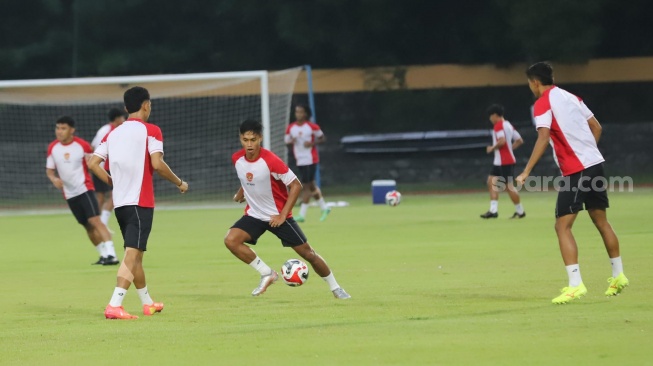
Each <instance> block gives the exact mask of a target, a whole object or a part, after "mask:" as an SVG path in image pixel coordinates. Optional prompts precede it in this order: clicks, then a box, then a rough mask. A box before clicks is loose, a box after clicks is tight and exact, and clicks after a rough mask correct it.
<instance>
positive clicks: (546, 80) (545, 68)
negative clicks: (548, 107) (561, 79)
mask: <svg viewBox="0 0 653 366" xmlns="http://www.w3.org/2000/svg"><path fill="white" fill-rule="evenodd" d="M526 77H528V78H529V79H530V80H539V81H540V83H542V85H553V66H552V65H551V64H550V63H548V62H546V61H541V62H537V63H534V64H532V65H531V66H530V67H529V68H528V69H527V70H526Z"/></svg>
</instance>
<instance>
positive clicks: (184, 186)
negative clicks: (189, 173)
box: [177, 180, 188, 193]
mask: <svg viewBox="0 0 653 366" xmlns="http://www.w3.org/2000/svg"><path fill="white" fill-rule="evenodd" d="M177 188H179V192H181V193H186V191H187V190H188V182H186V181H185V180H182V181H181V185H179V186H177Z"/></svg>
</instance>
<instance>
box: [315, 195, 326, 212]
mask: <svg viewBox="0 0 653 366" xmlns="http://www.w3.org/2000/svg"><path fill="white" fill-rule="evenodd" d="M317 203H318V204H319V205H320V208H321V209H322V210H326V209H328V208H329V207H327V204H326V202H324V197H320V199H319V200H317Z"/></svg>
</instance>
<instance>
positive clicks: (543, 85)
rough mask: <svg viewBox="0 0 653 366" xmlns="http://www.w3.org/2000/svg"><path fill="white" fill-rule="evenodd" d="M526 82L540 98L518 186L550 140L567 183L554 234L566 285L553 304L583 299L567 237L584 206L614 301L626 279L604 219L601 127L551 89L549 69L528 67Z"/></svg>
mask: <svg viewBox="0 0 653 366" xmlns="http://www.w3.org/2000/svg"><path fill="white" fill-rule="evenodd" d="M526 76H527V77H528V86H529V87H530V89H531V91H532V92H533V94H534V95H535V97H537V98H538V99H537V101H536V102H535V108H534V116H535V122H536V123H535V125H536V128H537V135H538V137H537V141H536V142H535V146H534V147H533V153H532V154H531V157H530V159H529V161H528V164H526V168H525V169H524V172H523V173H521V174H520V175H519V176H518V177H517V178H516V181H517V183H518V184H524V182H525V180H526V179H527V178H528V176H529V174H530V173H531V171H532V170H533V167H534V166H535V164H537V162H538V160H540V158H541V157H542V154H544V151H545V150H546V148H547V145H548V144H549V140H550V141H551V145H553V153H554V155H555V156H556V157H557V161H558V164H559V166H560V170H561V171H562V175H563V177H564V178H565V179H564V180H563V182H562V184H561V186H560V189H559V192H558V200H557V202H556V210H555V216H556V223H555V230H556V234H557V236H558V243H559V245H560V253H561V254H562V260H563V261H564V263H565V266H566V269H567V275H568V277H569V284H568V286H567V287H564V288H563V289H562V291H561V292H562V293H561V295H560V296H558V297H556V298H554V299H553V300H552V302H553V303H554V304H565V303H568V302H570V301H572V300H574V299H577V298H579V297H581V296H583V295H585V294H586V293H587V288H586V287H585V285H584V284H583V280H582V278H581V275H580V267H579V265H578V246H577V245H576V240H575V239H574V235H573V233H572V231H571V229H572V226H573V225H574V221H575V220H576V216H577V215H578V212H579V211H581V210H583V205H585V209H587V212H588V213H589V216H590V218H591V219H592V222H593V223H594V226H596V229H597V230H598V231H599V233H600V234H601V238H602V239H603V244H604V245H605V249H606V250H607V252H608V256H609V257H610V263H611V265H612V277H610V278H608V282H609V283H610V285H609V287H608V289H607V291H606V292H605V295H606V296H615V295H617V294H619V293H621V291H622V290H623V289H624V288H625V287H626V286H628V278H626V276H625V275H624V270H623V264H622V261H621V255H620V253H619V239H618V238H617V235H616V234H615V232H614V230H613V229H612V226H611V225H610V223H609V222H608V219H607V215H606V209H607V208H608V207H609V204H608V193H607V191H606V190H607V187H606V186H605V183H606V179H605V173H604V172H603V162H604V161H605V160H604V159H603V156H602V155H601V153H600V152H599V149H598V147H597V143H598V141H599V138H600V137H601V130H602V128H601V125H600V124H599V121H597V119H596V118H595V117H594V114H593V113H592V112H591V111H590V110H589V108H587V106H586V105H585V103H583V101H582V100H581V99H580V98H578V97H577V96H575V95H573V94H571V93H569V92H567V91H566V90H563V89H561V88H559V87H557V86H555V85H554V84H553V67H552V66H551V65H550V64H549V63H547V62H538V63H536V64H533V65H531V66H530V67H529V68H528V70H527V71H526Z"/></svg>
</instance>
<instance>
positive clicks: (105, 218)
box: [100, 210, 111, 225]
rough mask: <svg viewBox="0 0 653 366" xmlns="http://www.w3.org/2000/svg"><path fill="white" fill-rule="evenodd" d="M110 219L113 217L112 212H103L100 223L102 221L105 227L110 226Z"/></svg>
mask: <svg viewBox="0 0 653 366" xmlns="http://www.w3.org/2000/svg"><path fill="white" fill-rule="evenodd" d="M110 217H111V211H107V210H102V213H101V214H100V221H102V223H103V224H104V225H108V224H109V218H110Z"/></svg>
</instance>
